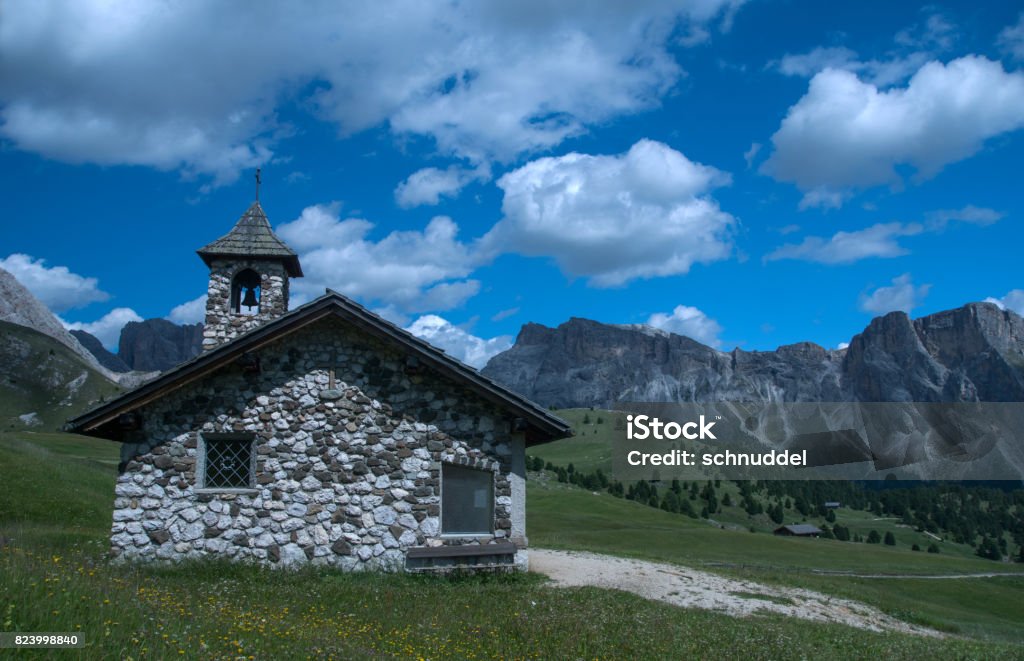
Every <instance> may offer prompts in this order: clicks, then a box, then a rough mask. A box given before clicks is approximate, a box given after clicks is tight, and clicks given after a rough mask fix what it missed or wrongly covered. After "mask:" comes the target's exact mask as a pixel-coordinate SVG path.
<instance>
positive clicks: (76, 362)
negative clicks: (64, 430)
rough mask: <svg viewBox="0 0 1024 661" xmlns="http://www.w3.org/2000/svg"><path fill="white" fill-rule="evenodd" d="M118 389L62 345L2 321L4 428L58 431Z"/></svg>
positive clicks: (0, 410)
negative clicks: (30, 416)
mask: <svg viewBox="0 0 1024 661" xmlns="http://www.w3.org/2000/svg"><path fill="white" fill-rule="evenodd" d="M119 391H120V388H119V387H118V386H117V384H114V383H112V382H111V381H109V380H108V379H107V378H106V377H104V376H103V375H102V374H100V373H99V372H96V371H95V370H93V369H92V368H91V367H89V366H88V365H86V364H85V362H84V361H83V360H82V359H81V357H80V356H78V355H77V354H75V352H73V351H71V350H70V349H68V348H67V347H66V346H64V345H63V344H61V343H60V342H58V341H56V340H54V339H53V338H51V337H49V336H48V335H44V334H42V333H40V332H38V331H35V330H32V329H31V328H27V327H25V326H19V325H17V324H12V323H9V322H6V321H0V429H3V430H7V431H12V430H20V429H31V428H34V429H37V430H48V431H53V430H55V429H58V428H60V427H61V426H62V425H63V424H64V422H65V421H66V420H67V419H68V418H70V417H74V416H75V415H77V414H78V413H81V412H82V411H84V410H86V409H88V408H89V407H90V406H92V405H94V404H95V403H97V402H99V401H101V400H102V399H103V398H109V397H111V396H113V395H115V394H116V393H117V392H119ZM32 413H35V414H36V415H35V417H34V418H33V419H29V420H28V421H24V420H21V419H20V418H19V416H22V415H27V414H32Z"/></svg>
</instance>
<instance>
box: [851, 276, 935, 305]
mask: <svg viewBox="0 0 1024 661" xmlns="http://www.w3.org/2000/svg"><path fill="white" fill-rule="evenodd" d="M930 289H931V285H915V284H914V283H913V281H912V279H911V277H910V274H909V273H904V274H903V275H901V276H898V277H895V278H893V279H892V283H891V284H890V285H888V286H885V287H879V288H878V289H875V290H874V291H873V292H871V293H870V294H863V295H862V296H861V298H860V309H861V310H864V311H865V312H870V313H872V314H886V313H887V312H892V311H894V310H902V311H903V312H907V313H909V312H910V311H911V310H913V309H914V308H916V307H917V306H918V305H920V304H921V301H923V300H924V297H925V296H927V295H928V290H930Z"/></svg>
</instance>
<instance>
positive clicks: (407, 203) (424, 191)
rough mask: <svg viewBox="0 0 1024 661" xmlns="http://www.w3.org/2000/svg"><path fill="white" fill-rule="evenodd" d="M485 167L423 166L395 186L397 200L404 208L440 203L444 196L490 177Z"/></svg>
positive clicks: (456, 193) (453, 195)
mask: <svg viewBox="0 0 1024 661" xmlns="http://www.w3.org/2000/svg"><path fill="white" fill-rule="evenodd" d="M488 177H489V172H487V170H486V169H485V168H481V169H479V170H470V169H467V168H460V167H458V166H455V165H453V166H450V167H448V168H446V169H444V170H440V169H438V168H423V169H422V170H417V171H416V172H413V173H412V174H411V175H409V177H408V178H407V179H406V180H405V181H403V182H401V183H400V184H398V187H397V188H395V202H397V203H398V206H400V207H403V208H406V209H408V208H410V207H416V206H420V205H428V206H432V205H435V204H438V203H439V202H440V201H441V198H443V197H455V196H457V195H458V193H459V191H461V190H462V189H463V187H465V186H466V185H467V184H469V183H470V182H472V181H474V180H476V179H482V178H488Z"/></svg>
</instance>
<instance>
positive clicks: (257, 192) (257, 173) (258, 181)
mask: <svg viewBox="0 0 1024 661" xmlns="http://www.w3.org/2000/svg"><path fill="white" fill-rule="evenodd" d="M256 201H257V202H259V201H260V169H259V168H256Z"/></svg>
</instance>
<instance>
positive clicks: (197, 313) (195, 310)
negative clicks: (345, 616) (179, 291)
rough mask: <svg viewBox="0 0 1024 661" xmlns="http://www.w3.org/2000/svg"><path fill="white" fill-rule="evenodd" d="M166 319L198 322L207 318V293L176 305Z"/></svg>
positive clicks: (181, 322) (187, 322)
mask: <svg viewBox="0 0 1024 661" xmlns="http://www.w3.org/2000/svg"><path fill="white" fill-rule="evenodd" d="M166 319H167V320H168V321H173V322H174V323H176V324H197V323H200V322H202V321H205V320H206V294H203V295H202V296H200V297H199V298H194V299H192V300H191V301H186V302H185V303H182V304H181V305H176V306H174V308H173V309H172V310H171V311H170V313H168V315H167V317H166Z"/></svg>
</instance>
